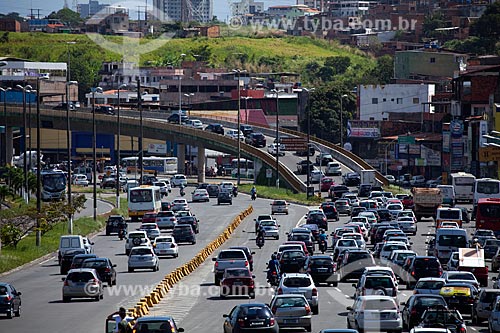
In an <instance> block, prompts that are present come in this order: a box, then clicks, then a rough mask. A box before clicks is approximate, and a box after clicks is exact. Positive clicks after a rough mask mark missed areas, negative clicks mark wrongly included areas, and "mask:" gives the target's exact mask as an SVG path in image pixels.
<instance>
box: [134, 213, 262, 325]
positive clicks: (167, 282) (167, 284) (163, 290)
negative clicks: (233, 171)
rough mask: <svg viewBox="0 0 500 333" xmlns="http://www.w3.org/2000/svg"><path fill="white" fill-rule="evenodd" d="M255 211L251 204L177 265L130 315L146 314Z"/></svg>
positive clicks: (136, 316)
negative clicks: (184, 262)
mask: <svg viewBox="0 0 500 333" xmlns="http://www.w3.org/2000/svg"><path fill="white" fill-rule="evenodd" d="M252 212H253V207H252V206H249V207H248V208H247V209H245V210H244V211H243V212H241V213H240V214H239V215H238V216H236V217H235V218H234V219H233V221H232V222H231V223H230V224H229V225H228V226H227V228H226V229H224V231H223V232H222V233H221V234H220V235H219V236H218V237H217V238H216V239H215V240H213V241H212V242H210V243H209V244H208V245H207V246H205V247H204V248H203V249H202V250H201V251H200V252H198V254H197V255H196V256H194V258H192V259H191V260H190V261H189V262H187V263H186V264H184V265H182V266H180V267H177V268H176V269H175V270H173V271H172V272H170V273H168V274H167V275H165V277H164V278H163V280H162V281H161V282H160V283H159V284H158V285H157V286H156V288H155V289H154V290H153V291H152V292H151V293H150V294H149V295H147V296H146V297H144V298H141V299H140V300H139V301H138V302H137V304H136V305H135V307H133V308H129V309H128V312H129V315H131V316H132V317H135V318H138V317H142V316H146V315H147V314H148V313H149V311H150V309H151V308H152V307H153V306H155V305H156V304H158V303H160V301H161V300H162V299H163V297H165V296H166V295H167V293H168V292H169V291H170V290H171V289H172V288H173V287H174V286H175V285H176V284H177V283H178V282H179V281H181V280H182V279H183V278H184V277H186V276H188V275H189V274H191V273H192V272H194V271H195V270H196V269H197V268H198V267H199V266H200V265H201V264H202V263H203V262H205V260H207V258H208V257H209V256H210V255H211V254H212V253H213V252H214V251H215V250H217V249H218V248H219V247H220V246H221V245H222V244H224V242H225V241H227V240H228V239H229V237H230V236H231V234H232V233H233V232H234V230H236V228H237V227H238V226H239V225H240V223H241V222H242V221H243V220H244V219H245V217H247V216H248V215H250V214H251V213H252Z"/></svg>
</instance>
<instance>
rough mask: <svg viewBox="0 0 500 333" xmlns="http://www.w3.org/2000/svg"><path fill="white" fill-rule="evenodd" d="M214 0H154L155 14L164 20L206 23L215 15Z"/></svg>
mask: <svg viewBox="0 0 500 333" xmlns="http://www.w3.org/2000/svg"><path fill="white" fill-rule="evenodd" d="M213 6H214V5H213V0H190V1H184V0H153V7H154V10H153V11H154V15H155V16H156V18H157V19H159V20H161V21H163V22H175V21H181V22H184V23H186V22H191V21H197V22H200V23H206V22H209V21H210V20H212V17H213Z"/></svg>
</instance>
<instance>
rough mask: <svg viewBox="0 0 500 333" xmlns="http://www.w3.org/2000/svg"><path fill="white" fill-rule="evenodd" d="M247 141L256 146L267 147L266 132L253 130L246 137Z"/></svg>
mask: <svg viewBox="0 0 500 333" xmlns="http://www.w3.org/2000/svg"><path fill="white" fill-rule="evenodd" d="M245 143H247V144H249V145H252V146H254V147H257V148H258V147H265V146H266V137H265V136H264V134H262V133H260V132H253V133H250V134H249V135H248V136H247V137H246V138H245Z"/></svg>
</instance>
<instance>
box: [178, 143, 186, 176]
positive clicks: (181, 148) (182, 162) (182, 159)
mask: <svg viewBox="0 0 500 333" xmlns="http://www.w3.org/2000/svg"><path fill="white" fill-rule="evenodd" d="M185 166H186V145H185V144H183V143H178V144H177V172H179V173H185V170H184V169H185Z"/></svg>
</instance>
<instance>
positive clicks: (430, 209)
mask: <svg viewBox="0 0 500 333" xmlns="http://www.w3.org/2000/svg"><path fill="white" fill-rule="evenodd" d="M411 193H412V195H413V212H414V213H415V217H416V218H417V221H421V220H422V217H433V218H434V219H436V212H437V209H438V208H439V207H440V206H441V203H442V201H443V199H442V197H441V190H439V189H438V188H424V187H414V188H412V190H411Z"/></svg>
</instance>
